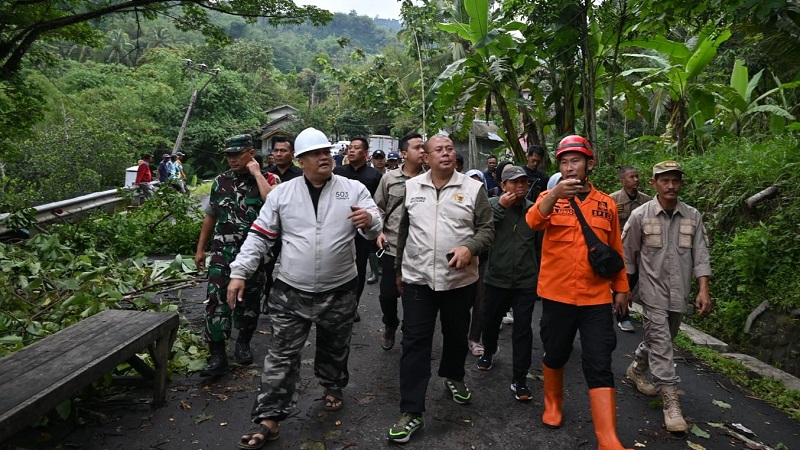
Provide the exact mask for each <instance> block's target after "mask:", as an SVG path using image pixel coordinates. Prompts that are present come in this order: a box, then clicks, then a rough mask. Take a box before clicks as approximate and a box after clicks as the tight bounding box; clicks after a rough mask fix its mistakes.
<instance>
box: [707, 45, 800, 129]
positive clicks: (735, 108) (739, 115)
mask: <svg viewBox="0 0 800 450" xmlns="http://www.w3.org/2000/svg"><path fill="white" fill-rule="evenodd" d="M763 73H764V70H763V69H762V70H760V71H759V72H758V73H756V74H755V75H753V78H749V76H748V73H747V67H746V66H745V65H744V61H742V60H741V59H737V60H736V62H735V63H734V65H733V71H732V72H731V81H730V84H729V85H727V86H726V85H723V84H714V91H713V94H714V96H715V97H716V98H717V108H718V109H720V110H722V111H723V113H724V114H723V115H722V116H721V117H716V118H715V119H714V120H715V122H717V123H719V125H721V126H725V125H726V122H727V128H728V131H732V132H733V133H734V134H735V135H736V136H737V137H739V136H741V134H742V130H743V129H744V128H745V127H748V126H749V125H751V124H752V121H753V119H754V118H756V117H757V115H759V114H766V115H767V116H768V117H770V118H771V120H772V123H773V124H774V125H775V126H774V127H773V131H775V132H780V131H783V122H784V120H783V119H785V120H790V121H794V120H795V117H794V116H793V115H792V114H791V113H790V112H789V111H788V110H787V109H785V108H782V107H780V106H778V105H775V104H762V100H767V99H768V98H769V97H770V96H771V95H773V94H775V93H776V92H780V91H783V90H784V89H792V88H795V87H797V86H800V82H794V83H780V81H779V80H777V78H776V80H775V81H776V83H777V84H778V86H777V87H775V88H772V89H770V90H768V91H766V92H764V93H763V94H761V95H759V96H758V97H756V96H755V90H756V88H757V87H758V84H759V82H760V81H761V75H762V74H763Z"/></svg>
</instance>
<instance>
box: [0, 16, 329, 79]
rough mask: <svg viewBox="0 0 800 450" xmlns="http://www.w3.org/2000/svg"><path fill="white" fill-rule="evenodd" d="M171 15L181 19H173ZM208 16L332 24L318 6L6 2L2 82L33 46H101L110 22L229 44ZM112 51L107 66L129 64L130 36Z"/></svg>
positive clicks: (0, 43)
mask: <svg viewBox="0 0 800 450" xmlns="http://www.w3.org/2000/svg"><path fill="white" fill-rule="evenodd" d="M171 10H180V11H176V12H177V13H176V14H171V13H170V12H171ZM209 11H216V12H219V13H224V14H232V15H236V16H240V17H243V18H244V20H245V21H246V22H247V23H250V24H252V23H255V22H256V20H257V19H258V18H266V19H268V20H269V22H270V23H271V24H273V25H280V24H300V23H303V22H305V21H306V20H309V21H311V22H312V23H313V24H314V25H322V24H324V23H327V22H329V21H330V20H331V18H332V14H331V13H329V12H328V11H325V10H322V9H319V8H317V7H316V6H297V5H295V4H294V2H291V1H285V0H241V1H237V2H232V3H228V2H222V3H219V2H206V1H205V0H188V1H184V2H180V3H173V2H168V1H164V0H156V1H150V2H144V3H142V2H138V1H136V0H121V1H117V2H110V3H105V2H99V3H94V2H83V1H80V0H68V1H67V2H61V1H56V0H43V1H37V2H33V3H10V2H4V3H3V4H2V6H0V14H2V16H3V22H4V24H5V26H4V27H3V28H2V29H0V79H5V78H7V77H9V76H11V75H13V74H15V73H17V71H18V70H19V68H20V66H21V64H22V61H23V58H24V57H25V56H26V55H27V54H28V53H29V52H30V51H31V50H32V48H33V46H34V44H36V43H43V42H54V41H66V42H70V43H75V44H78V45H86V46H97V45H99V42H100V38H101V35H102V34H101V33H100V31H99V30H98V29H97V28H96V26H95V23H96V22H97V21H102V19H105V18H108V17H111V16H126V15H129V16H133V15H134V14H135V18H136V19H137V22H138V21H139V20H140V19H144V20H148V21H149V20H154V19H155V18H156V17H158V16H160V15H163V16H168V17H171V18H172V20H173V22H174V23H175V25H176V27H177V28H178V29H179V30H183V31H185V30H199V31H200V32H202V33H203V35H204V36H206V38H207V39H208V40H209V41H210V42H212V43H228V42H230V38H229V37H228V36H227V35H226V34H225V30H224V29H223V28H221V27H220V26H219V25H217V24H215V23H213V22H212V18H211V16H210V14H209ZM111 44H112V45H111V47H112V48H113V50H112V51H111V53H110V55H111V56H109V59H107V61H111V60H114V59H115V58H116V59H117V61H119V60H121V59H122V58H127V56H126V55H128V54H129V53H130V52H129V50H131V45H132V44H131V43H130V42H129V38H128V36H127V33H124V32H121V31H120V32H118V33H116V36H115V37H113V38H112V39H111Z"/></svg>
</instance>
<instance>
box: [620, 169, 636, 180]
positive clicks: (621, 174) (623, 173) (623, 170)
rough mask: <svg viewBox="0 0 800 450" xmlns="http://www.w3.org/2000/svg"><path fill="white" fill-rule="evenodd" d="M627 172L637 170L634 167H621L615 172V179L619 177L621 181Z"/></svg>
mask: <svg viewBox="0 0 800 450" xmlns="http://www.w3.org/2000/svg"><path fill="white" fill-rule="evenodd" d="M629 170H637V169H636V167H633V166H622V167H620V168H619V170H618V171H617V177H619V179H620V180H621V179H622V176H623V175H625V172H627V171H629Z"/></svg>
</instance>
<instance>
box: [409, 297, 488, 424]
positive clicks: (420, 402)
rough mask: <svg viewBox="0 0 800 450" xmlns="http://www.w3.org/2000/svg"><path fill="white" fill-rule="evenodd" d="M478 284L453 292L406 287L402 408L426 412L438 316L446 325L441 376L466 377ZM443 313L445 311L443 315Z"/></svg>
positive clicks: (440, 365) (462, 378)
mask: <svg viewBox="0 0 800 450" xmlns="http://www.w3.org/2000/svg"><path fill="white" fill-rule="evenodd" d="M475 285H476V283H473V284H470V285H468V286H464V287H461V288H457V289H452V290H449V291H434V290H432V289H431V288H429V287H428V286H424V285H417V284H405V285H404V286H403V341H402V346H403V356H401V357H400V411H401V412H410V413H421V412H423V411H425V393H426V392H427V391H428V381H430V378H431V351H432V346H433V332H434V329H435V328H436V316H437V315H438V316H439V321H440V323H441V325H442V357H441V360H440V361H439V376H440V377H445V378H451V379H454V380H458V381H463V380H464V362H465V361H466V359H467V353H468V352H469V349H468V348H467V332H468V331H469V308H470V306H472V302H473V300H474V299H475V287H476V286H475ZM440 312H441V314H439V313H440Z"/></svg>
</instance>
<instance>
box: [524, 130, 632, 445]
mask: <svg viewBox="0 0 800 450" xmlns="http://www.w3.org/2000/svg"><path fill="white" fill-rule="evenodd" d="M556 161H557V162H558V166H559V169H560V171H561V177H562V181H561V182H560V183H558V184H557V185H556V186H555V187H554V188H553V189H551V190H548V191H544V192H542V193H541V194H539V198H538V199H537V201H536V204H535V205H534V206H533V207H532V208H530V209H529V210H528V213H527V215H526V220H527V222H528V225H529V226H530V227H531V228H533V229H534V230H544V232H545V234H544V242H543V243H542V262H541V269H540V272H539V284H538V289H537V292H538V294H539V296H540V297H541V298H542V320H541V337H542V343H543V345H544V357H543V359H542V363H543V364H542V372H543V374H544V414H543V415H542V422H543V423H544V425H545V426H547V427H549V428H558V427H560V426H561V424H562V416H561V405H562V400H563V394H564V389H563V386H564V365H565V364H566V363H567V360H568V359H569V356H570V353H572V342H573V341H574V339H575V333H576V332H578V331H580V336H581V349H582V352H581V354H582V368H583V376H584V377H585V379H586V384H587V385H588V386H589V399H590V402H591V406H592V422H594V431H595V434H596V435H597V448H598V449H600V450H622V449H623V446H622V444H621V443H620V442H619V438H618V437H617V424H616V417H617V413H616V403H615V400H614V374H613V373H612V372H611V352H613V351H614V349H615V348H616V346H617V335H616V332H615V331H614V323H613V320H612V319H613V317H612V316H611V315H610V314H608V306H609V303H612V302H613V303H614V309H615V310H616V309H619V310H621V311H626V310H627V301H626V296H627V295H626V293H627V292H628V278H627V274H626V273H625V270H620V271H619V272H618V273H617V274H615V275H614V276H613V277H612V278H611V279H608V278H604V277H602V276H600V275H598V274H596V273H595V272H594V271H593V270H592V267H591V266H590V265H589V259H588V248H587V246H586V241H585V239H584V237H583V232H582V230H581V224H580V222H579V221H578V218H577V217H576V216H575V211H574V210H573V209H572V206H571V205H570V202H569V199H570V198H574V200H575V202H576V204H577V205H578V207H579V208H580V210H581V212H582V213H583V216H584V217H585V218H586V221H587V222H588V223H589V225H590V227H591V228H592V230H593V231H594V233H595V234H596V235H597V237H598V238H599V239H600V240H601V241H603V242H604V243H606V244H607V245H609V246H610V247H612V248H613V249H614V250H616V251H617V252H619V254H620V255H622V238H621V233H620V229H619V219H618V217H617V205H616V204H615V203H614V200H613V199H611V197H609V196H608V195H606V194H605V193H603V192H600V191H598V190H597V189H595V188H594V186H593V185H592V184H591V183H589V182H588V179H589V173H591V171H592V169H593V168H594V165H595V161H594V153H593V152H592V148H591V145H590V144H589V141H588V140H586V139H585V138H583V137H581V136H577V135H572V136H567V137H565V138H564V139H562V140H561V142H560V143H559V144H558V149H557V150H556ZM612 291H613V293H612Z"/></svg>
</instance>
